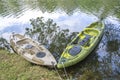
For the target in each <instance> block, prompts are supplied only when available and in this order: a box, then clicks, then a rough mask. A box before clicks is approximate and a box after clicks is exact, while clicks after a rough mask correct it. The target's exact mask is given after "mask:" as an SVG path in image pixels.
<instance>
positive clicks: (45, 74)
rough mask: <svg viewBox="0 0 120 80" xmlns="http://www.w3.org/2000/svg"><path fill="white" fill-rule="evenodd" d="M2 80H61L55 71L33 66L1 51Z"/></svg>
mask: <svg viewBox="0 0 120 80" xmlns="http://www.w3.org/2000/svg"><path fill="white" fill-rule="evenodd" d="M0 80H59V77H58V75H57V73H56V72H55V70H53V69H49V68H46V67H42V66H39V65H35V64H32V63H30V62H28V61H26V60H25V59H24V58H22V57H20V56H19V55H17V54H15V53H13V54H10V53H8V52H7V51H5V50H0Z"/></svg>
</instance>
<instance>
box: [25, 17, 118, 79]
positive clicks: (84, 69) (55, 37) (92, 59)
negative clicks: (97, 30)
mask: <svg viewBox="0 0 120 80" xmlns="http://www.w3.org/2000/svg"><path fill="white" fill-rule="evenodd" d="M30 21H31V25H32V28H26V33H25V34H26V35H29V36H30V37H31V38H33V39H35V40H37V41H38V42H40V43H42V44H43V45H45V46H46V48H48V49H49V50H50V51H51V52H52V53H53V55H54V56H55V57H56V59H57V60H58V58H59V57H60V55H61V53H62V52H63V50H64V49H65V47H66V45H67V44H68V43H69V42H70V41H71V40H72V39H73V38H74V37H75V36H76V35H77V34H78V32H69V30H68V29H65V30H62V29H60V28H59V26H57V24H56V23H54V22H53V20H52V19H48V20H44V18H42V17H38V18H37V19H31V20H30ZM116 28H119V29H120V27H119V26H116V25H114V24H111V23H108V22H107V23H105V31H104V35H103V38H102V39H101V41H100V43H99V44H98V46H97V47H96V48H95V50H94V51H93V52H92V53H91V54H90V55H89V56H88V57H87V58H85V60H83V61H82V62H79V63H78V64H76V65H73V66H71V67H68V68H66V69H67V72H68V74H69V76H70V77H71V78H72V79H75V80H79V79H81V80H95V79H97V80H102V79H105V80H106V79H114V80H118V79H119V78H120V77H119V75H120V60H119V59H120V53H119V52H120V32H119V30H118V29H116ZM60 73H64V72H63V71H62V70H60ZM61 76H62V77H64V74H61Z"/></svg>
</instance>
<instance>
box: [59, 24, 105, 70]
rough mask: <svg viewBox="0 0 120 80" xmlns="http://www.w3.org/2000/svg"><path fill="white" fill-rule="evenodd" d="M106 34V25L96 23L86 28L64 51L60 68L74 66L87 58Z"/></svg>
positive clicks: (60, 60)
mask: <svg viewBox="0 0 120 80" xmlns="http://www.w3.org/2000/svg"><path fill="white" fill-rule="evenodd" d="M103 33H104V24H103V23H102V22H95V23H93V24H91V25H89V26H88V27H86V28H85V29H84V30H83V31H82V32H80V33H79V34H78V35H77V37H76V38H74V39H73V40H72V41H71V42H70V43H69V44H68V45H67V47H66V49H65V50H64V51H63V53H62V55H61V57H60V59H59V62H58V64H57V67H58V68H64V67H69V66H72V65H74V64H76V63H78V62H80V61H82V60H83V59H84V58H86V57H87V56H88V55H89V54H90V53H91V52H92V51H93V49H94V48H95V47H96V46H97V44H98V43H99V41H100V39H101V38H102V36H103Z"/></svg>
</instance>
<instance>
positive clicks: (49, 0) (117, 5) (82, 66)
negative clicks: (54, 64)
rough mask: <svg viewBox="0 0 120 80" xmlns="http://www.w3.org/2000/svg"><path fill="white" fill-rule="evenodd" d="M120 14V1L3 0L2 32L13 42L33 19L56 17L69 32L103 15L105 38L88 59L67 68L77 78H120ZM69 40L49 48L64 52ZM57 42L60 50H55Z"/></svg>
mask: <svg viewBox="0 0 120 80" xmlns="http://www.w3.org/2000/svg"><path fill="white" fill-rule="evenodd" d="M119 13H120V0H116V1H114V0H0V35H1V37H4V38H6V39H7V40H8V41H9V36H10V34H11V33H12V32H16V33H20V34H24V33H25V32H26V29H25V28H31V27H32V26H33V25H32V24H31V21H30V19H33V20H35V19H36V18H37V17H43V18H44V20H47V19H49V18H50V19H52V20H53V22H55V23H56V24H57V25H58V26H59V27H60V29H61V31H63V30H68V32H69V34H72V33H77V32H80V31H82V30H83V29H84V28H85V27H86V26H87V25H89V24H91V23H92V22H95V21H97V20H99V19H101V18H102V19H103V21H104V23H105V31H104V36H103V38H102V40H101V41H100V43H99V44H98V46H97V47H96V48H95V50H94V51H93V52H92V53H91V54H90V55H89V56H88V57H87V58H86V59H85V60H83V61H82V62H80V63H78V64H76V65H74V66H71V67H69V68H67V72H68V74H69V76H70V77H71V79H73V80H80V79H81V80H119V79H120V14H119ZM53 31H54V30H53ZM63 33H64V34H65V32H63ZM61 36H62V35H60V36H59V37H61ZM64 36H67V35H64ZM64 36H62V37H63V38H66V37H64ZM44 38H46V37H44ZM69 42H70V41H68V42H66V41H65V40H63V39H59V41H57V42H55V43H54V44H55V45H54V47H52V46H53V45H49V46H48V49H49V50H50V51H51V52H52V53H54V54H55V53H57V54H58V53H59V55H60V54H61V52H62V51H63V50H64V48H65V46H66V44H67V43H69ZM43 43H44V44H45V42H43ZM58 43H60V44H58ZM64 43H66V44H64ZM57 44H58V45H60V46H61V47H59V48H60V51H59V50H58V51H55V47H57ZM45 45H46V46H47V44H45ZM49 47H50V48H49ZM51 47H52V48H51ZM51 49H52V50H51ZM62 76H63V77H64V74H63V75H62Z"/></svg>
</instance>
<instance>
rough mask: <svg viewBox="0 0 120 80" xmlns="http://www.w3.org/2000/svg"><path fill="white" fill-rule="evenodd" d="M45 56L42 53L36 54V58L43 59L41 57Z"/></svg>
mask: <svg viewBox="0 0 120 80" xmlns="http://www.w3.org/2000/svg"><path fill="white" fill-rule="evenodd" d="M45 55H46V53H44V52H38V53H37V54H36V57H38V58H43V57H45Z"/></svg>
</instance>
